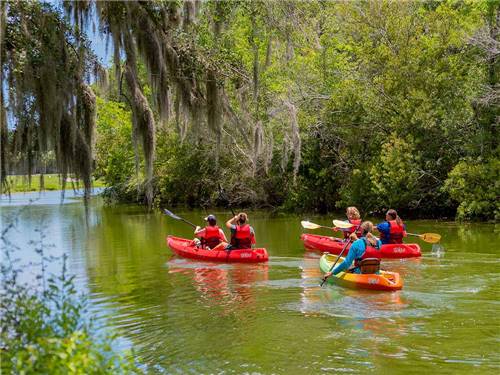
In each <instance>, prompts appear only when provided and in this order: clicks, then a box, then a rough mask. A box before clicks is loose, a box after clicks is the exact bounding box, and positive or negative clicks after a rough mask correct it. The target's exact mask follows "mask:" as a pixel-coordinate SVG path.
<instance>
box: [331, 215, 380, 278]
mask: <svg viewBox="0 0 500 375" xmlns="http://www.w3.org/2000/svg"><path fill="white" fill-rule="evenodd" d="M372 231H373V223H372V222H371V221H365V222H363V223H362V224H361V238H359V239H357V240H355V241H354V242H353V243H352V245H351V247H350V248H349V253H348V254H347V256H346V257H345V259H344V261H343V262H342V263H340V264H338V265H337V266H336V267H335V268H334V269H333V270H332V271H330V272H327V273H325V275H324V277H323V278H324V279H326V278H328V277H330V276H331V275H336V274H338V273H339V272H342V271H345V270H347V269H349V267H350V266H351V265H352V263H353V262H354V268H353V269H351V270H349V272H352V273H362V262H363V260H365V259H373V260H374V261H378V265H380V259H378V258H368V257H366V256H365V254H366V247H367V246H373V247H375V248H376V249H377V250H378V249H380V246H381V245H382V244H381V242H380V240H379V239H378V238H377V237H375V236H374V235H373V234H372ZM355 236H356V234H355V233H353V234H351V239H353V238H355ZM377 269H378V267H377ZM376 272H377V271H375V272H373V273H376ZM363 273H372V272H363Z"/></svg>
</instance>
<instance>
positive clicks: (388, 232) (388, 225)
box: [377, 209, 406, 245]
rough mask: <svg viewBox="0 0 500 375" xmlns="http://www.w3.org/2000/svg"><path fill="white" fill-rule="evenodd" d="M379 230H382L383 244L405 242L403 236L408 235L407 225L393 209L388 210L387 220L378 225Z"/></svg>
mask: <svg viewBox="0 0 500 375" xmlns="http://www.w3.org/2000/svg"><path fill="white" fill-rule="evenodd" d="M377 230H378V231H379V232H380V239H381V240H382V244H383V245H385V244H388V243H394V244H397V243H403V237H406V225H405V224H404V223H403V220H401V218H400V217H399V216H398V213H397V212H396V210H393V209H390V210H389V211H387V213H386V214H385V221H384V222H383V223H380V224H378V225H377Z"/></svg>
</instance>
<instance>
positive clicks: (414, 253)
mask: <svg viewBox="0 0 500 375" xmlns="http://www.w3.org/2000/svg"><path fill="white" fill-rule="evenodd" d="M300 239H301V240H302V242H303V243H304V247H305V248H306V249H308V250H313V251H321V252H323V253H324V252H327V253H330V254H337V255H338V254H340V252H341V251H342V249H343V248H344V246H345V242H343V241H342V240H341V239H340V238H335V237H328V236H320V235H317V234H309V233H304V234H302V236H300ZM350 246H351V245H350V244H349V245H347V248H346V250H345V252H344V254H347V252H348V251H349V247H350ZM366 251H367V252H368V254H367V255H368V257H370V258H383V259H400V258H415V257H419V256H422V251H421V250H420V246H419V245H418V244H416V243H402V244H387V245H382V247H381V248H380V250H377V249H375V248H374V247H371V246H368V248H367V249H366Z"/></svg>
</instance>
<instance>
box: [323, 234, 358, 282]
mask: <svg viewBox="0 0 500 375" xmlns="http://www.w3.org/2000/svg"><path fill="white" fill-rule="evenodd" d="M350 243H351V240H349V241H347V242H346V244H345V245H344V248H343V249H342V251H341V252H340V254H339V256H338V257H337V259H336V260H335V263H333V266H332V267H331V268H330V271H329V272H332V271H333V269H334V268H335V266H336V265H337V262H338V261H339V259H340V257H341V256H342V255H343V254H344V251H345V249H347V245H349V244H350ZM330 276H331V275H330ZM330 276H325V277H323V279H322V281H321V284H319V286H323V284H324V283H325V282H326V280H328V277H330Z"/></svg>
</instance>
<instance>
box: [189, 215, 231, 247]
mask: <svg viewBox="0 0 500 375" xmlns="http://www.w3.org/2000/svg"><path fill="white" fill-rule="evenodd" d="M205 220H206V221H207V222H208V225H207V226H206V227H205V228H200V227H196V229H195V230H194V235H195V236H196V237H198V238H200V239H201V245H202V246H203V247H207V248H208V249H213V248H214V247H216V246H217V245H219V244H220V243H221V242H226V243H227V239H226V235H225V234H224V232H223V231H222V229H221V228H219V227H218V226H217V220H216V219H215V216H214V215H208V216H207V217H206V218H205Z"/></svg>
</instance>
